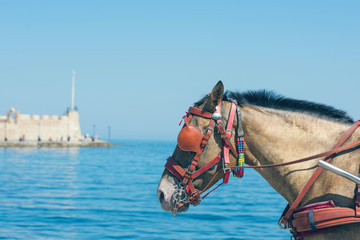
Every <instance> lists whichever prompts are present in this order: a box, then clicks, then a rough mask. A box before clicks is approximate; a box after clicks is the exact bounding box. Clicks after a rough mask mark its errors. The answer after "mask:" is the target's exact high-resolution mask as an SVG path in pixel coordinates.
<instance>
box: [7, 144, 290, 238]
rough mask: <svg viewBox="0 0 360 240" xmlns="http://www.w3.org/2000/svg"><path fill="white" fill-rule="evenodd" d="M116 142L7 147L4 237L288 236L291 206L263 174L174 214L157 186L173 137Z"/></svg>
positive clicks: (247, 177) (232, 184)
mask: <svg viewBox="0 0 360 240" xmlns="http://www.w3.org/2000/svg"><path fill="white" fill-rule="evenodd" d="M117 143H120V144H122V146H120V147H112V148H69V149H46V148H39V149H37V148H1V149H0V168H1V171H0V238H1V239H158V240H160V239H289V236H290V235H289V233H288V232H287V231H281V230H280V229H279V228H278V227H277V220H278V218H279V216H280V214H281V212H282V210H283V208H284V207H285V205H286V202H285V200H283V199H282V198H281V197H280V195H279V194H277V193H276V192H275V191H274V190H273V189H272V188H271V187H270V186H269V185H268V184H267V183H266V181H265V180H264V179H262V177H261V176H260V175H259V174H257V173H256V172H255V171H252V170H248V171H246V175H245V177H244V179H242V180H238V179H235V178H232V177H231V179H230V183H229V184H228V185H225V186H224V187H221V188H219V189H218V190H216V191H215V192H214V193H212V194H211V195H209V197H208V198H206V199H205V200H204V201H203V202H202V203H201V204H200V205H199V206H197V207H190V209H189V211H188V212H186V213H182V214H178V215H177V216H176V217H174V216H173V215H172V214H171V213H167V212H164V211H163V210H162V209H161V207H160V205H159V202H158V200H157V196H156V189H157V186H158V183H159V180H160V177H161V174H162V171H163V169H164V164H165V160H166V158H167V157H168V156H169V155H171V153H172V151H173V149H174V147H175V144H176V143H174V142H158V141H157V142H151V141H118V142H117Z"/></svg>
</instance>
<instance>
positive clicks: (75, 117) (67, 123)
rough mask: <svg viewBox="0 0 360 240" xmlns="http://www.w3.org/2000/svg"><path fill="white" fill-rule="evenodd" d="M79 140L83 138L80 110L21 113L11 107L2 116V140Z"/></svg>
mask: <svg viewBox="0 0 360 240" xmlns="http://www.w3.org/2000/svg"><path fill="white" fill-rule="evenodd" d="M5 139H6V140H9V141H11V140H20V141H23V140H25V141H28V140H36V141H39V140H40V141H68V140H70V141H79V140H80V139H82V135H81V129H80V123H79V112H78V111H77V110H69V111H68V112H67V115H64V116H56V115H53V116H48V115H42V116H39V115H32V116H30V115H29V114H20V112H19V111H17V110H15V109H14V108H11V109H10V110H9V111H8V112H7V115H6V116H0V140H5Z"/></svg>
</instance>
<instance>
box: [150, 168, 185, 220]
mask: <svg viewBox="0 0 360 240" xmlns="http://www.w3.org/2000/svg"><path fill="white" fill-rule="evenodd" d="M178 186H179V182H177V181H176V180H175V179H174V177H173V176H170V175H168V174H166V173H165V174H163V176H162V178H161V180H160V183H159V187H158V189H157V196H158V199H159V201H160V205H161V208H162V209H163V210H164V211H166V212H172V214H173V215H174V216H175V215H176V214H177V213H180V212H186V211H187V210H188V209H189V204H185V205H184V206H182V207H180V208H178V207H177V206H176V205H177V203H176V200H175V197H174V196H175V194H176V193H177V191H178V189H179V187H178Z"/></svg>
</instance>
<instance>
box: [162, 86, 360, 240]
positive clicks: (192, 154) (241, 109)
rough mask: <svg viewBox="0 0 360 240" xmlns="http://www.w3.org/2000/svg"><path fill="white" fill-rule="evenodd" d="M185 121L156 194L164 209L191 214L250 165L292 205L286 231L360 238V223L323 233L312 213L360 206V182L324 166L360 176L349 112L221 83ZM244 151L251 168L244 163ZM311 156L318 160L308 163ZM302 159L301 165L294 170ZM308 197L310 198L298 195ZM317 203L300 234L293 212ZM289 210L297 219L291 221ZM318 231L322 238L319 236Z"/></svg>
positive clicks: (359, 136) (359, 135) (357, 136)
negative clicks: (210, 192) (208, 195)
mask: <svg viewBox="0 0 360 240" xmlns="http://www.w3.org/2000/svg"><path fill="white" fill-rule="evenodd" d="M234 108H235V110H234ZM234 115H235V116H234ZM183 118H184V120H185V123H184V126H183V128H182V130H181V131H180V133H179V135H178V144H177V146H176V148H175V150H174V152H173V154H172V156H171V157H169V159H168V161H167V163H166V165H165V166H166V168H165V170H164V172H163V174H162V176H161V179H160V183H159V186H158V189H157V196H158V199H159V201H160V204H161V207H162V209H163V210H165V211H168V212H172V213H173V214H174V215H176V214H177V213H180V212H186V211H187V210H188V208H189V206H190V204H192V205H197V204H199V202H200V201H201V200H202V199H203V198H204V197H200V194H202V193H204V192H205V191H206V190H208V189H210V188H211V187H212V186H213V185H214V184H215V183H216V182H217V181H219V180H221V179H223V182H222V183H226V182H227V181H228V175H229V172H230V171H229V169H232V171H233V172H234V175H237V176H238V177H239V172H241V174H240V177H241V175H242V171H243V167H253V168H255V170H256V171H257V172H258V173H259V174H260V175H261V176H262V177H263V178H264V179H265V180H266V181H267V182H268V183H269V184H270V185H271V187H272V188H274V189H275V190H276V191H277V192H278V193H279V194H280V195H281V196H282V197H283V198H285V199H286V200H287V201H288V203H289V205H288V208H287V209H285V211H284V213H283V216H282V218H281V219H280V220H281V221H280V225H279V226H280V227H281V228H283V229H284V228H285V229H288V228H289V229H290V231H291V233H292V235H293V237H294V238H295V239H300V238H301V239H316V240H320V239H359V238H360V224H359V222H360V221H357V220H356V221H350V222H346V224H344V225H340V226H336V227H327V228H324V229H321V230H320V231H318V229H316V225H317V224H318V223H316V222H314V217H313V215H312V214H313V213H316V212H317V211H319V210H322V209H317V207H318V205H319V204H317V203H319V202H320V203H321V204H325V205H326V206H327V208H325V209H323V210H328V209H330V210H332V209H334V208H329V204H330V205H334V206H336V209H343V208H344V209H350V210H351V211H353V210H352V209H354V208H355V207H359V201H358V200H360V197H359V196H358V195H357V194H356V193H357V192H358V190H357V186H356V184H355V183H354V182H352V181H349V180H348V179H345V178H343V177H342V176H340V175H337V174H334V173H332V172H330V171H322V169H321V168H320V167H318V162H319V158H320V157H321V158H323V159H324V160H326V161H328V162H329V161H331V164H333V165H335V166H338V167H339V168H341V169H343V170H345V171H347V172H349V173H351V174H353V175H357V174H358V173H359V166H360V151H356V150H357V149H358V148H359V144H358V143H359V139H360V133H359V132H357V131H355V130H356V127H353V128H352V130H351V131H350V130H349V127H350V126H351V125H352V124H354V121H353V119H352V118H351V117H349V116H348V115H347V113H346V112H344V111H342V110H338V109H335V108H333V107H330V106H328V105H324V104H319V103H314V102H310V101H305V100H295V99H291V98H286V97H283V96H281V95H278V94H276V93H274V92H271V91H266V90H260V91H247V92H236V91H226V92H224V85H223V83H222V82H221V81H219V82H218V83H217V84H216V85H215V87H214V88H213V89H212V91H211V93H210V94H208V95H206V96H205V97H203V98H202V99H200V100H199V101H197V102H196V103H195V104H194V106H193V107H190V109H189V113H187V115H185V116H184V117H183ZM357 123H358V122H357ZM349 131H350V132H349ZM344 135H347V136H346V138H344V137H343V136H344ZM342 137H343V138H342ZM341 138H342V142H339V141H338V140H339V139H341ZM239 139H240V140H243V146H242V150H241V151H240V150H239V149H238V150H236V149H235V147H234V146H236V145H237V146H240V145H241V144H240V145H239V141H238V140H239ZM353 142H355V143H357V144H355V145H351V146H349V145H347V146H348V147H345V148H343V149H340V146H343V144H344V143H345V144H348V143H353ZM334 146H335V147H334ZM334 149H335V150H334ZM329 150H333V151H329ZM219 152H220V154H219ZM319 152H324V154H318V153H319ZM243 153H244V156H245V160H244V162H245V163H246V165H248V166H244V165H243V163H242V162H241V158H240V155H241V156H243ZM315 154H317V155H315ZM309 155H315V156H314V157H312V158H311V157H310V158H306V157H307V156H309ZM298 158H300V159H302V160H301V161H298V162H296V161H294V162H290V163H293V164H287V163H288V162H289V160H293V159H298ZM314 173H316V174H317V176H316V177H315V180H313V184H310V185H309V186H308V187H307V189H306V191H305V192H304V186H307V184H308V182H309V179H311V178H312V176H313V175H314ZM194 175H196V176H194ZM220 185H221V184H220ZM302 191H303V192H304V193H303V194H302V195H303V196H301V197H299V194H301V193H302ZM356 198H358V199H356ZM355 200H357V201H358V202H356V201H355ZM295 202H296V204H294V203H295ZM355 202H356V204H355ZM321 204H320V205H321ZM314 205H315V207H314V208H313V209H315V210H313V209H311V210H309V209H307V210H308V211H307V212H306V216H305V218H306V219H305V220H304V221H306V222H307V223H308V224H310V225H311V229H310V230H309V229H307V231H305V232H304V233H305V234H303V235H301V234H300V235H299V233H298V232H296V231H297V230H296V229H295V228H294V227H293V226H292V225H291V221H292V222H293V223H294V221H295V220H294V219H293V217H294V214H296V213H294V212H296V209H300V208H301V207H302V206H314ZM289 206H290V210H291V211H290V213H289V215H290V216H287V218H286V216H285V217H284V215H286V214H285V213H288V212H289ZM332 207H333V206H332ZM291 208H292V209H291ZM295 208H296V209H295ZM305 208H306V207H305ZM319 208H321V207H319ZM294 209H295V210H294ZM287 210H288V212H286V211H287ZM310 213H311V214H310ZM298 214H302V213H301V212H300V213H298ZM358 214H359V215H360V211H359V212H358ZM352 219H354V218H352ZM315 220H316V217H315ZM282 223H283V224H282ZM289 223H290V224H289ZM318 225H319V226H320V224H318ZM313 227H315V229H313ZM308 230H309V231H308ZM315 230H316V231H315ZM313 231H314V233H316V234H312V232H313ZM309 232H310V234H307V233H309Z"/></svg>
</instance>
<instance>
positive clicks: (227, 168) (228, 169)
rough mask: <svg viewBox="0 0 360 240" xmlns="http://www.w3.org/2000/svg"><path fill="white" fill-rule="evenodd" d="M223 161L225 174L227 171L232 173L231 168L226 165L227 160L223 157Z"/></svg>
mask: <svg viewBox="0 0 360 240" xmlns="http://www.w3.org/2000/svg"><path fill="white" fill-rule="evenodd" d="M221 160H222V166H223V170H224V173H226V172H227V171H231V168H229V167H228V166H227V164H225V159H224V157H221Z"/></svg>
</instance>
